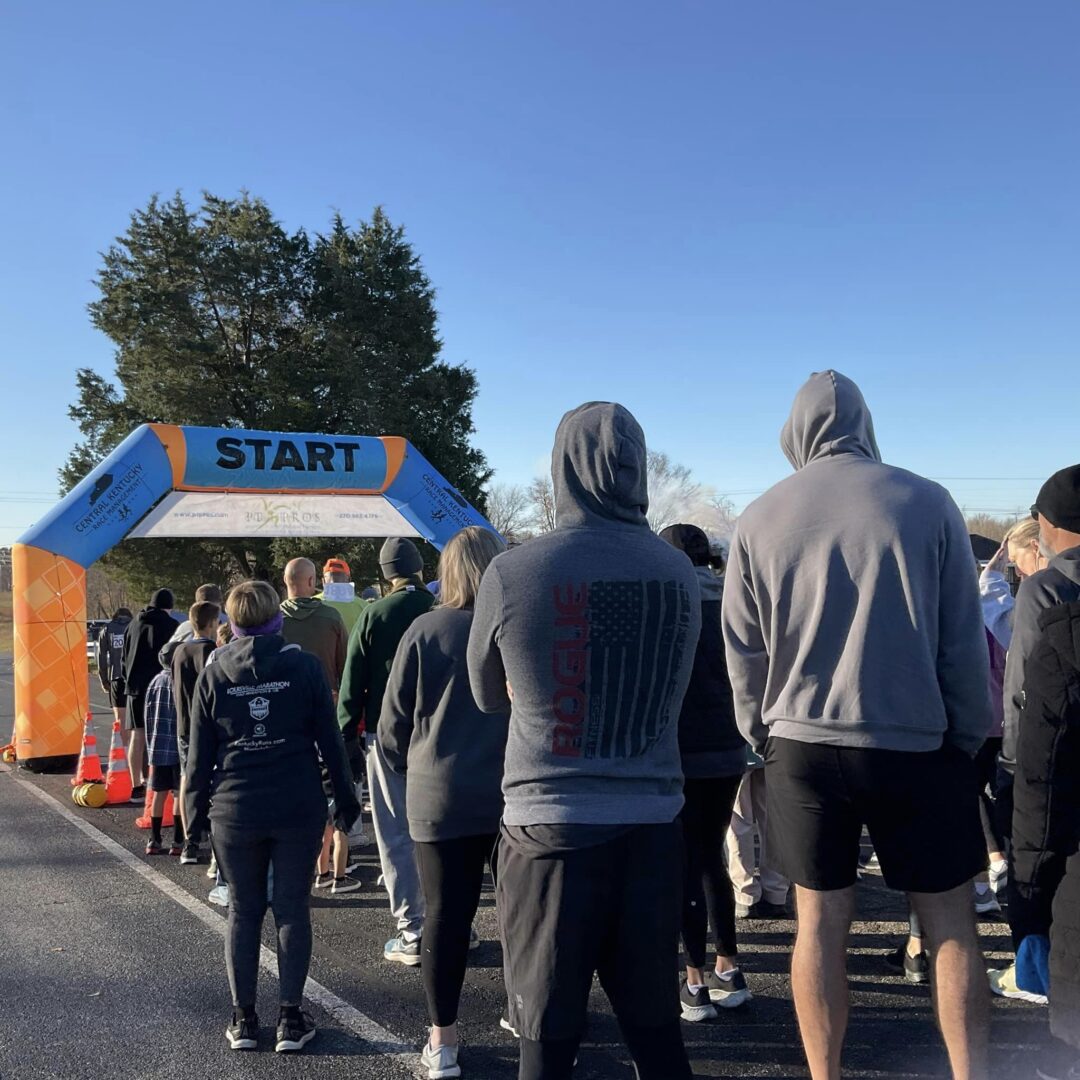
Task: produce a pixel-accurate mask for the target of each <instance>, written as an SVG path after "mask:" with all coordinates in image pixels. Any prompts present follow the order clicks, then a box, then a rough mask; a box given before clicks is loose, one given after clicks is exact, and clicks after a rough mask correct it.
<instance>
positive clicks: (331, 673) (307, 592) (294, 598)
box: [281, 559, 348, 694]
mask: <svg viewBox="0 0 1080 1080" xmlns="http://www.w3.org/2000/svg"><path fill="white" fill-rule="evenodd" d="M285 588H286V589H287V590H288V593H289V598H288V599H287V600H285V601H283V602H282V605H281V614H282V615H283V616H284V617H285V622H284V624H283V625H282V628H281V634H282V636H283V637H284V638H285V640H286V641H287V642H288V643H289V644H290V645H299V646H300V648H301V649H303V651H304V652H307V653H311V654H312V655H313V656H315V657H317V658H318V660H319V663H320V664H322V666H323V673H324V674H325V675H326V684H327V686H329V687H330V690H331V692H332V693H335V694H336V693H337V691H338V686H339V685H340V683H341V671H342V668H344V666H345V646H346V644H347V642H348V634H347V633H346V631H345V623H344V622H342V619H341V616H340V615H339V614H338V613H337V611H336V610H335V609H334V608H332V607H330V605H329V604H324V603H323V602H322V601H321V600H317V599H316V598H315V596H314V595H313V594H314V592H315V564H314V563H313V562H312V561H311V560H310V559H293V560H292V561H291V562H290V563H289V564H288V566H286V567H285Z"/></svg>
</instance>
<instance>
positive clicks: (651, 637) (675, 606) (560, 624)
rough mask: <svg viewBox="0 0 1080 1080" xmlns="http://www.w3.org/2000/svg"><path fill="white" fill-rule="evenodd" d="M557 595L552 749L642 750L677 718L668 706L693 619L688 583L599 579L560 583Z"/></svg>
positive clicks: (614, 754) (613, 754) (622, 754)
mask: <svg viewBox="0 0 1080 1080" xmlns="http://www.w3.org/2000/svg"><path fill="white" fill-rule="evenodd" d="M553 599H554V605H555V627H554V631H555V632H554V649H553V653H552V672H553V674H554V676H555V684H556V685H555V692H554V695H553V697H552V702H551V704H552V711H553V713H554V716H555V727H554V730H553V732H552V740H551V750H552V753H554V754H557V755H559V756H560V757H571V758H582V757H584V758H631V757H639V756H640V755H642V754H644V753H645V752H646V750H647V749H648V748H649V747H650V746H651V745H652V744H653V743H655V742H656V740H657V739H658V738H659V737H660V736H661V735H662V734H663V732H664V731H665V730H666V728H667V726H668V725H669V724H670V723H671V722H672V721H673V720H674V719H676V717H675V716H674V715H672V714H673V710H672V709H671V708H670V705H671V700H672V697H673V696H674V693H675V686H676V676H677V673H678V671H679V670H680V669H681V665H682V660H683V656H684V654H685V652H686V642H687V635H688V631H689V625H690V597H689V593H688V591H687V589H686V588H685V586H683V585H679V584H677V583H676V582H673V581H596V582H592V583H584V582H583V583H581V584H575V585H571V584H568V585H563V586H557V587H556V588H555V589H554V596H553ZM661 717H663V718H665V719H664V721H663V722H661V721H660V720H659V719H658V718H661Z"/></svg>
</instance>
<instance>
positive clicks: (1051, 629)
mask: <svg viewBox="0 0 1080 1080" xmlns="http://www.w3.org/2000/svg"><path fill="white" fill-rule="evenodd" d="M1022 702H1023V706H1022V709H1021V713H1020V724H1019V740H1018V744H1017V755H1016V756H1017V762H1016V781H1015V789H1014V796H1013V799H1014V803H1013V860H1014V864H1013V872H1012V880H1011V883H1010V892H1009V925H1010V927H1011V928H1012V932H1013V940H1014V943H1015V944H1017V945H1019V943H1020V942H1021V941H1022V940H1023V939H1024V938H1025V937H1027V936H1028V935H1029V934H1047V933H1048V932H1049V930H1050V924H1051V921H1052V920H1051V904H1052V903H1053V900H1054V894H1055V892H1056V891H1057V889H1058V886H1059V884H1060V883H1061V879H1062V877H1063V876H1064V873H1065V864H1066V862H1067V860H1068V859H1069V857H1070V856H1071V855H1074V854H1076V851H1077V847H1078V845H1080V603H1070V604H1059V605H1058V606H1056V607H1052V608H1050V609H1048V610H1047V611H1045V612H1044V613H1043V614H1042V615H1041V616H1040V617H1039V637H1038V638H1037V640H1036V642H1035V644H1034V646H1033V647H1032V649H1031V651H1030V652H1029V654H1028V657H1027V663H1026V664H1025V666H1024V692H1023V696H1022ZM1077 922H1078V923H1080V917H1078V919H1077ZM1078 944H1080V943H1078ZM1078 968H1080V957H1078ZM1078 978H1080V977H1078Z"/></svg>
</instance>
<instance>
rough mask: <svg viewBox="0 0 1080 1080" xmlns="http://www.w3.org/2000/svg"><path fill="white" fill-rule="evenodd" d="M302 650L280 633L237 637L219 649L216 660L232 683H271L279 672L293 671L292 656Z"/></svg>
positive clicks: (214, 660) (214, 659)
mask: <svg viewBox="0 0 1080 1080" xmlns="http://www.w3.org/2000/svg"><path fill="white" fill-rule="evenodd" d="M299 651H300V646H299V645H286V644H285V639H284V638H282V637H281V635H280V634H259V635H258V636H257V637H245V638H237V639H236V640H235V641H231V642H229V644H228V645H224V646H222V647H221V648H220V649H215V650H214V653H213V656H212V660H213V662H214V663H215V664H217V665H218V666H219V667H220V669H221V671H222V673H223V674H224V675H225V677H226V678H227V679H228V680H229V681H230V682H234V683H238V682H243V681H245V680H248V679H251V680H252V681H255V682H267V681H269V680H271V679H273V677H274V675H275V674H277V672H278V671H285V670H286V669H291V668H292V667H293V663H292V660H293V658H292V657H290V656H289V653H290V652H299Z"/></svg>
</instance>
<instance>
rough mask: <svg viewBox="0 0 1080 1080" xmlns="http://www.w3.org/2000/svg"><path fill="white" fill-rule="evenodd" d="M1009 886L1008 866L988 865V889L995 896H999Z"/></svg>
mask: <svg viewBox="0 0 1080 1080" xmlns="http://www.w3.org/2000/svg"><path fill="white" fill-rule="evenodd" d="M1008 886H1009V864H1008V863H1007V862H1004V861H1002V862H999V863H991V864H990V888H991V890H992V891H993V893H994V895H995V896H1001V895H1002V893H1004V892H1005V890H1006V889H1007V888H1008Z"/></svg>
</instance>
